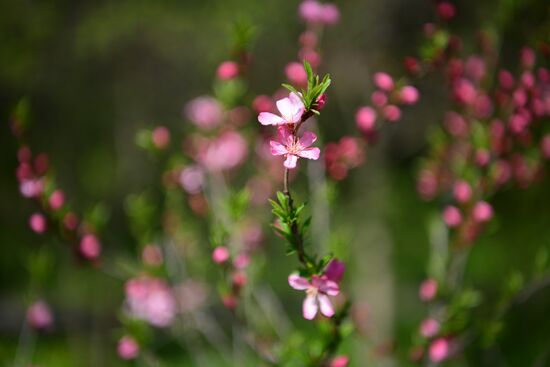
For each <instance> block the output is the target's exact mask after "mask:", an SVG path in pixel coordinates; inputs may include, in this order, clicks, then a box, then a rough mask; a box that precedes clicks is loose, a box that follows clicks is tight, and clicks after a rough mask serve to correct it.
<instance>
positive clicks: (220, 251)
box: [212, 246, 229, 264]
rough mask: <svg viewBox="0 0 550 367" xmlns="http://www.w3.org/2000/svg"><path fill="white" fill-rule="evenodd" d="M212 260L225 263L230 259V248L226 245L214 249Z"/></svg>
mask: <svg viewBox="0 0 550 367" xmlns="http://www.w3.org/2000/svg"><path fill="white" fill-rule="evenodd" d="M212 260H214V262H215V263H217V264H223V263H224V262H226V261H227V260H229V250H228V249H227V247H225V246H218V247H216V248H215V249H214V251H212Z"/></svg>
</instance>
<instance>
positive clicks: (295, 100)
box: [258, 93, 305, 125]
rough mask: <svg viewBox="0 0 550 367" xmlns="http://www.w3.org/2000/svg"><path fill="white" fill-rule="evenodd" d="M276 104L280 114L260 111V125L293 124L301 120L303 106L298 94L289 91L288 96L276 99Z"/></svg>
mask: <svg viewBox="0 0 550 367" xmlns="http://www.w3.org/2000/svg"><path fill="white" fill-rule="evenodd" d="M276 105H277V109H278V110H279V113H280V114H281V116H277V115H275V114H273V113H271V112H261V113H260V114H259V115H258V121H260V123H261V124H262V125H286V124H290V125H294V124H297V123H298V122H300V121H301V120H302V114H303V113H304V111H305V106H304V103H303V102H302V99H301V98H300V97H299V96H298V95H296V94H294V93H290V94H289V96H288V97H285V98H283V99H280V100H278V101H277V102H276Z"/></svg>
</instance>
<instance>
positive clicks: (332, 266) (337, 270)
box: [325, 259, 346, 284]
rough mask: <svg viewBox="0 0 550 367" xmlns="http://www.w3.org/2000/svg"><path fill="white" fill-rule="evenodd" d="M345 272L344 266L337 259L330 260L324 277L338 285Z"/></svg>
mask: <svg viewBox="0 0 550 367" xmlns="http://www.w3.org/2000/svg"><path fill="white" fill-rule="evenodd" d="M345 272H346V265H345V264H344V263H343V262H342V261H340V260H338V259H332V260H330V263H328V266H327V268H326V269H325V275H326V276H327V278H328V279H329V280H332V281H333V282H335V283H337V284H338V283H340V280H341V279H342V277H343V276H344V273H345Z"/></svg>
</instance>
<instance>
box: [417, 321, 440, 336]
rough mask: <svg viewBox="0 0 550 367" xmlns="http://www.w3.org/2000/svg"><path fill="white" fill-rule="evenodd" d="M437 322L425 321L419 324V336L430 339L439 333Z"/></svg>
mask: <svg viewBox="0 0 550 367" xmlns="http://www.w3.org/2000/svg"><path fill="white" fill-rule="evenodd" d="M439 328H440V326H439V322H438V321H437V320H436V319H432V318H429V319H426V320H424V321H422V323H421V324H420V335H422V336H423V337H424V338H432V337H434V336H435V335H436V334H437V333H438V332H439Z"/></svg>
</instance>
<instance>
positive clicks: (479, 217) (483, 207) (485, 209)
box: [472, 201, 493, 223]
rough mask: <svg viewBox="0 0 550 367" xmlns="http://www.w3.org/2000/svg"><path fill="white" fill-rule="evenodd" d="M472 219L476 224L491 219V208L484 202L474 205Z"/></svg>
mask: <svg viewBox="0 0 550 367" xmlns="http://www.w3.org/2000/svg"><path fill="white" fill-rule="evenodd" d="M472 217H473V219H474V220H475V221H476V222H478V223H485V222H488V221H490V220H491V218H492V217H493V207H492V206H491V204H489V203H487V202H486V201H479V202H477V203H476V205H474V209H473V210H472Z"/></svg>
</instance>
